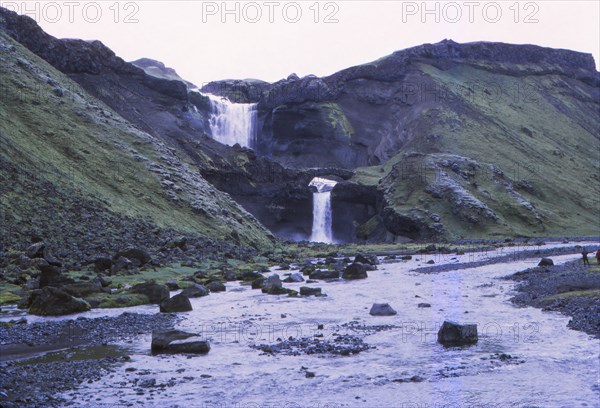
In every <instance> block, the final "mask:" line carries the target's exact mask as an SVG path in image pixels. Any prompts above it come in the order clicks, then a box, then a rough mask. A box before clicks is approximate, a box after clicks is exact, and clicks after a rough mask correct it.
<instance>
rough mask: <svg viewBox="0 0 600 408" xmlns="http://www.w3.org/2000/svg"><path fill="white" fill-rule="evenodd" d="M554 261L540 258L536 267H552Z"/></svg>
mask: <svg viewBox="0 0 600 408" xmlns="http://www.w3.org/2000/svg"><path fill="white" fill-rule="evenodd" d="M553 265H554V261H553V260H552V259H550V258H542V260H541V261H540V263H539V264H538V266H553Z"/></svg>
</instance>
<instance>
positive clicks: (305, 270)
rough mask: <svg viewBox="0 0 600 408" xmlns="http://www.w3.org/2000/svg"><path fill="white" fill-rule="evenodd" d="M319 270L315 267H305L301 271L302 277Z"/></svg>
mask: <svg viewBox="0 0 600 408" xmlns="http://www.w3.org/2000/svg"><path fill="white" fill-rule="evenodd" d="M316 269H317V267H316V266H315V265H312V264H311V265H304V266H303V267H302V268H301V269H300V272H302V275H310V274H311V273H313V272H314V271H315V270H316Z"/></svg>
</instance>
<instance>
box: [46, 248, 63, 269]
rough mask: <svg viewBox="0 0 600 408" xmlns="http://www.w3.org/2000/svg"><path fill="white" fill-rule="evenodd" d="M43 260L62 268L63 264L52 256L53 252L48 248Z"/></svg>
mask: <svg viewBox="0 0 600 408" xmlns="http://www.w3.org/2000/svg"><path fill="white" fill-rule="evenodd" d="M43 258H44V260H45V261H46V262H48V263H49V264H50V265H53V266H58V267H61V266H62V262H60V261H59V260H58V258H56V257H55V256H54V255H52V252H50V250H49V249H48V248H47V247H46V248H44V251H43Z"/></svg>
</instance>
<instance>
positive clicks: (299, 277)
mask: <svg viewBox="0 0 600 408" xmlns="http://www.w3.org/2000/svg"><path fill="white" fill-rule="evenodd" d="M283 281H284V282H285V283H298V282H304V278H303V277H302V275H301V274H299V273H298V272H295V273H292V274H291V275H290V276H288V277H287V278H285V279H284V280H283Z"/></svg>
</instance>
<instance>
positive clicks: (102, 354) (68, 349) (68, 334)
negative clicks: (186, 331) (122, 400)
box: [0, 313, 177, 407]
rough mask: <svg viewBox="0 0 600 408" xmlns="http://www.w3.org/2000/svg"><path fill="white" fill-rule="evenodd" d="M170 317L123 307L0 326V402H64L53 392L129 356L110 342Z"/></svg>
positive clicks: (94, 377) (109, 369)
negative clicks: (105, 313)
mask: <svg viewBox="0 0 600 408" xmlns="http://www.w3.org/2000/svg"><path fill="white" fill-rule="evenodd" d="M176 322H177V317H175V316H173V315H171V314H153V315H142V314H136V313H123V314H121V315H119V316H115V317H100V318H95V319H88V318H78V319H74V320H60V321H48V322H39V323H32V324H14V325H11V326H8V325H4V326H0V344H1V346H0V347H1V350H2V352H1V353H0V360H1V361H0V378H1V381H0V406H2V407H49V406H64V405H65V404H66V403H67V401H64V400H61V399H60V398H57V397H56V395H57V394H58V393H60V392H64V391H67V390H71V389H75V388H76V387H77V386H78V385H79V384H80V383H82V382H84V381H90V382H93V381H95V380H97V379H99V378H100V377H101V376H102V375H105V374H110V373H111V372H114V370H115V366H116V365H117V364H119V363H124V362H126V361H128V360H129V357H128V354H127V349H126V348H124V347H118V346H114V344H115V343H123V342H127V341H128V340H130V341H131V339H133V338H136V337H138V336H140V335H143V334H147V333H149V332H150V331H152V330H153V329H159V328H168V327H172V326H173V325H174V324H175V323H176ZM50 350H54V351H53V352H50V353H48V354H44V355H42V353H44V352H46V351H50Z"/></svg>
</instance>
